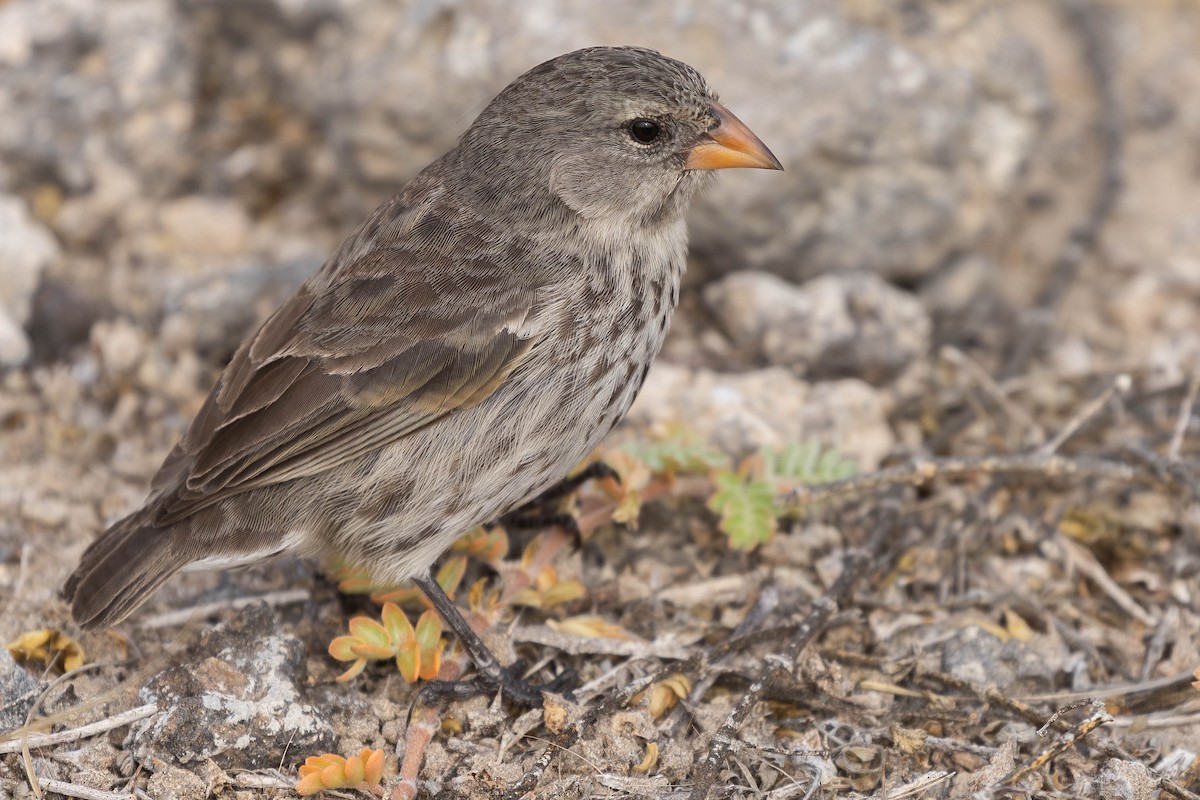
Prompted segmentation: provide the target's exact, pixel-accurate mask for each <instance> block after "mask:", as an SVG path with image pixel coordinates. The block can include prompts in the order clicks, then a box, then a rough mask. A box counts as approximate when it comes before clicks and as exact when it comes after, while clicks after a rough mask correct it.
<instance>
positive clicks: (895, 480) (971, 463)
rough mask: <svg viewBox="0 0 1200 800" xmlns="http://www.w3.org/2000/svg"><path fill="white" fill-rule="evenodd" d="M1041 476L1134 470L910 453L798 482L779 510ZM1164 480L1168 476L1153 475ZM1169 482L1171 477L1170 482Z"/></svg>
mask: <svg viewBox="0 0 1200 800" xmlns="http://www.w3.org/2000/svg"><path fill="white" fill-rule="evenodd" d="M976 472H979V473H984V474H990V475H997V474H1021V473H1028V474H1033V475H1042V476H1045V477H1047V478H1060V477H1098V478H1110V479H1112V480H1118V481H1126V482H1128V481H1131V480H1133V479H1134V478H1135V477H1136V476H1137V474H1138V471H1137V470H1136V469H1134V468H1133V467H1132V466H1130V465H1129V464H1126V463H1124V462H1121V461H1109V460H1105V459H1099V458H1088V457H1079V458H1070V457H1067V456H1061V455H1037V454H1026V453H1018V454H1016V455H1006V456H982V457H979V458H914V459H913V460H911V461H909V462H908V463H907V464H903V465H901V466H898V467H889V468H887V469H881V470H877V471H875V472H869V473H867V474H865V475H859V476H856V477H853V478H846V479H845V480H840V481H831V482H829V483H818V484H814V485H812V486H801V487H799V488H798V489H796V490H794V491H792V492H789V493H788V494H786V495H784V496H783V497H782V498H780V509H781V512H782V513H783V514H796V513H799V512H801V511H804V510H805V509H806V508H807V507H808V506H811V505H812V504H813V503H819V502H822V501H825V500H832V499H836V498H841V497H844V496H846V495H852V494H858V493H860V492H869V491H876V490H879V489H882V488H884V487H887V486H893V485H896V484H905V483H907V484H913V485H915V486H919V485H922V484H925V483H928V482H929V481H931V480H933V479H935V478H958V477H962V476H964V475H969V474H971V473H976ZM1156 477H1160V478H1166V479H1167V480H1170V476H1161V475H1156ZM1171 482H1174V481H1171Z"/></svg>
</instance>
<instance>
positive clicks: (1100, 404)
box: [1034, 373, 1133, 456]
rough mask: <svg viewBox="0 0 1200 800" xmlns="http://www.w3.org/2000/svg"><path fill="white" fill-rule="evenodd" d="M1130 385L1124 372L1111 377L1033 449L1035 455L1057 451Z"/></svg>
mask: <svg viewBox="0 0 1200 800" xmlns="http://www.w3.org/2000/svg"><path fill="white" fill-rule="evenodd" d="M1131 386H1133V379H1132V378H1130V377H1129V376H1128V375H1126V374H1125V373H1121V374H1120V375H1118V376H1117V377H1115V378H1113V381H1112V383H1110V384H1109V385H1108V388H1106V389H1105V390H1104V391H1103V392H1101V393H1100V394H1099V395H1097V396H1096V397H1093V398H1092V399H1091V400H1089V401H1088V402H1087V403H1085V404H1084V405H1083V408H1081V409H1079V410H1078V411H1077V412H1075V413H1074V414H1073V415H1072V416H1071V418H1070V419H1069V420H1067V423H1066V424H1065V425H1063V427H1062V430H1060V431H1059V432H1058V434H1057V435H1056V436H1055V437H1054V438H1053V439H1051V440H1050V441H1048V442H1046V443H1045V444H1044V445H1042V446H1041V447H1039V448H1038V449H1037V450H1035V451H1034V453H1035V455H1040V456H1049V455H1053V454H1054V453H1057V452H1058V448H1060V447H1062V446H1063V445H1064V444H1066V441H1067V440H1068V439H1070V438H1071V437H1072V436H1074V435H1075V434H1076V433H1078V432H1079V429H1080V428H1082V427H1083V426H1084V425H1086V424H1087V423H1088V422H1090V421H1091V420H1092V419H1093V418H1094V417H1096V416H1097V415H1098V414H1099V413H1100V412H1101V411H1102V410H1104V407H1105V406H1106V405H1108V401H1109V400H1112V399H1113V397H1115V396H1116V395H1118V394H1125V393H1126V392H1128V391H1129V389H1130V387H1131Z"/></svg>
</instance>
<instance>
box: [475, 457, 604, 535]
mask: <svg viewBox="0 0 1200 800" xmlns="http://www.w3.org/2000/svg"><path fill="white" fill-rule="evenodd" d="M602 478H612V479H613V480H615V481H617V482H618V483H620V481H621V476H620V475H618V474H617V471H616V470H615V469H613V468H612V467H610V466H609V465H608V464H605V463H604V462H603V461H593V462H592V463H591V464H588V465H587V466H586V467H584V468H583V469H581V470H579V472H577V473H575V474H574V475H572V476H571V477H569V478H566V479H564V480H561V481H559V482H558V483H556V484H554V485H553V486H551V487H550V488H549V489H547V490H546V491H544V492H542V493H541V494H539V495H538V496H537V497H535V498H534V499H532V500H530V501H529V502H528V503H526V504H525V505H523V506H521V507H519V508H514V509H513V510H512V511H509V512H508V513H507V514H505V515H504V516H502V517H500V519H499V520H498V522H499V524H501V525H503V526H504V527H505V528H508V529H509V530H529V529H531V528H549V527H551V526H553V525H558V526H560V527H562V529H563V530H564V531H566V532H567V534H568V535H569V536H570V537H571V541H573V542H574V543H575V545H576V546H578V545H579V543H580V542H581V541H582V540H583V532H582V531H580V530H579V522H578V521H577V520H576V519H575V516H574V515H573V514H568V513H564V512H547V511H546V507H547V506H549V505H550V504H552V503H555V502H557V501H558V500H561V499H562V498H564V497H566V496H567V495H569V494H571V493H572V492H574V491H575V490H577V489H578V488H579V487H580V486H582V485H583V484H585V483H587V482H588V481H590V480H600V479H602ZM493 524H495V523H493Z"/></svg>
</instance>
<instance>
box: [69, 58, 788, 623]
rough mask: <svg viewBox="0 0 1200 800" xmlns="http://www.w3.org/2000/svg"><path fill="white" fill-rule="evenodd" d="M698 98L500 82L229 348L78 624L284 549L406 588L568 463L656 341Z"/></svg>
mask: <svg viewBox="0 0 1200 800" xmlns="http://www.w3.org/2000/svg"><path fill="white" fill-rule="evenodd" d="M715 103H716V97H715V95H714V94H713V93H712V91H711V90H710V89H709V88H708V87H707V85H706V84H705V82H704V80H703V79H702V78H701V77H700V75H699V74H698V73H697V72H696V71H695V70H693V69H692V68H690V67H688V66H687V65H685V64H682V63H680V62H678V61H674V60H671V59H669V58H665V57H663V56H661V55H659V54H657V53H654V52H653V51H649V50H642V49H636V48H592V49H588V50H582V51H577V52H574V53H569V54H567V55H564V56H560V57H559V58H556V59H553V60H551V61H549V62H546V63H545V64H542V65H541V66H538V67H535V68H534V69H533V70H531V71H529V72H528V73H526V74H525V75H523V76H521V77H520V78H518V79H517V80H516V81H514V82H513V83H512V84H510V85H509V86H508V87H507V88H506V89H505V90H504V91H503V92H501V94H500V95H498V96H497V97H496V98H495V100H493V101H492V102H491V104H490V105H488V107H487V108H486V109H485V110H484V111H483V113H482V114H480V116H479V118H478V119H477V120H476V121H475V122H474V123H473V124H472V125H471V127H470V128H469V129H468V130H467V131H466V133H464V134H463V136H462V137H461V139H460V140H459V143H458V145H457V146H456V147H455V148H454V149H453V150H451V151H450V152H448V153H447V154H446V155H444V156H443V157H442V158H440V159H438V160H437V161H436V162H434V163H433V164H432V165H430V166H429V167H428V168H426V169H425V170H424V171H423V172H421V173H420V174H419V175H418V176H417V177H416V178H415V179H414V180H413V181H412V183H411V184H409V185H408V186H407V187H406V188H405V189H404V190H403V191H402V192H400V193H399V194H398V195H396V196H395V197H393V198H392V199H391V200H389V201H388V202H387V203H385V204H384V205H383V206H381V207H380V208H379V209H377V210H376V211H375V212H374V213H373V214H372V215H371V216H370V217H369V218H368V219H367V220H366V221H365V222H364V223H363V224H362V225H361V226H360V227H359V228H358V229H357V230H356V231H355V232H354V233H353V234H352V235H351V236H350V237H349V238H348V239H347V240H346V241H345V243H343V245H342V246H341V247H340V248H339V249H338V251H337V252H336V253H335V254H334V255H333V256H332V257H331V258H330V259H329V261H328V262H326V264H325V265H324V266H323V267H322V268H321V269H320V270H319V271H318V272H317V273H316V274H314V275H313V276H312V277H311V278H310V279H309V280H308V281H306V282H305V284H304V285H303V286H301V287H300V289H299V290H298V291H297V292H296V293H295V294H294V295H293V296H292V297H291V298H290V299H289V300H288V301H287V302H286V303H284V304H283V306H281V307H280V308H279V309H278V310H277V311H276V312H275V313H274V314H273V315H272V316H271V317H270V318H269V319H268V320H267V321H266V322H265V323H264V324H263V326H262V327H261V328H260V329H259V330H258V331H257V332H256V333H254V334H253V335H252V336H251V337H250V338H248V339H247V340H246V341H245V342H244V343H243V344H242V346H241V347H240V348H239V349H238V351H237V353H236V354H235V355H234V357H233V359H232V361H231V362H230V364H229V365H228V367H227V368H226V369H225V371H224V372H223V374H222V375H221V377H220V379H219V380H218V382H217V384H216V386H215V387H214V388H213V390H212V392H211V394H210V395H209V397H208V399H207V401H206V402H205V404H204V406H203V407H202V409H201V410H200V412H199V413H198V414H197V415H196V418H195V419H194V420H193V421H192V422H191V424H190V425H189V427H188V428H187V430H186V432H185V433H184V435H183V437H182V439H181V440H180V442H179V443H178V444H177V445H176V446H175V448H174V449H173V450H172V451H171V453H170V454H169V455H168V456H167V458H166V460H165V461H164V463H163V465H162V467H161V468H160V470H159V472H158V474H157V476H156V477H155V478H154V480H153V484H152V491H151V495H150V497H149V499H148V500H147V502H146V504H145V506H144V507H143V508H142V509H140V510H138V511H136V512H135V513H133V514H131V515H130V516H128V517H126V518H125V519H123V520H121V521H120V522H118V523H116V524H115V525H113V526H112V527H111V528H110V529H109V530H107V531H106V532H105V533H104V534H103V535H102V536H101V537H100V538H99V539H98V540H97V541H96V542H95V543H93V544H92V546H91V547H90V548H89V549H88V550H87V552H86V553H85V554H84V556H83V558H82V561H81V563H80V565H79V567H78V568H77V569H76V571H75V573H74V574H73V575H72V576H71V577H70V579H69V580H68V583H67V585H66V588H65V595H66V596H67V598H68V599H69V600H70V602H71V606H72V613H73V615H74V617H75V619H76V621H77V622H79V624H80V625H82V626H83V627H85V628H96V627H102V626H106V625H110V624H113V623H116V622H119V621H120V620H122V619H124V618H125V617H126V616H127V615H128V614H129V613H131V612H132V611H133V610H134V609H135V608H137V607H138V606H139V605H140V604H141V603H143V602H144V601H145V600H146V598H147V597H148V596H149V594H150V593H151V592H153V591H154V590H155V589H156V588H157V587H159V586H160V585H161V584H162V583H163V581H165V580H166V579H167V578H169V577H170V576H171V575H172V574H174V573H175V572H177V571H178V570H180V569H182V568H185V567H189V566H200V567H224V566H232V565H237V564H245V563H249V562H253V561H257V560H259V559H262V558H264V557H268V556H271V555H275V554H279V553H283V552H292V553H297V554H301V555H309V556H327V555H332V554H336V555H337V556H339V557H340V558H342V559H343V560H345V561H346V562H348V563H351V564H358V565H361V566H364V567H367V568H368V569H370V570H371V571H372V573H373V574H374V576H375V577H376V578H377V579H378V580H380V581H384V582H399V581H401V580H404V579H406V578H408V577H410V576H413V575H416V574H419V573H421V572H423V571H424V570H426V569H427V568H428V567H429V565H430V564H431V563H432V562H433V561H434V559H436V558H437V557H438V556H439V555H440V554H441V553H442V552H443V551H444V550H445V549H446V548H447V547H448V546H449V545H450V544H451V543H452V542H453V541H454V540H455V539H456V538H458V537H459V536H461V535H462V534H464V533H465V532H467V531H468V530H470V529H471V528H473V527H475V526H477V525H479V524H481V523H483V522H486V521H489V520H492V519H495V518H497V517H498V516H500V515H501V514H503V513H504V512H505V511H507V510H509V509H512V508H514V507H517V506H519V505H521V504H522V503H523V502H526V501H528V500H530V499H531V498H533V497H534V496H536V495H537V494H538V493H539V492H541V491H542V490H543V489H545V488H546V487H547V486H549V485H551V484H553V483H554V482H555V481H556V480H558V479H561V478H562V477H563V476H564V475H566V474H567V472H568V471H569V470H570V469H571V468H572V467H573V466H575V465H576V464H577V463H579V462H580V461H581V460H582V459H583V458H585V457H586V456H587V455H588V454H589V453H590V452H591V451H592V450H593V448H595V446H596V445H597V444H598V443H599V442H600V440H601V439H602V438H603V437H604V435H605V434H607V433H608V432H609V430H611V429H612V427H613V426H614V425H615V424H616V423H617V422H618V421H619V420H620V419H621V418H622V417H623V416H624V414H625V412H626V411H627V410H628V409H629V406H630V404H631V403H632V402H633V399H634V396H635V395H636V394H637V392H638V390H639V388H640V387H641V385H642V381H643V380H644V379H645V377H646V372H647V370H648V369H649V366H650V363H651V361H652V360H653V359H654V357H655V355H656V354H657V353H658V350H659V348H660V346H661V345H662V342H663V338H664V336H665V334H666V331H667V326H668V322H669V320H670V316H671V313H672V311H673V309H674V307H675V305H676V302H677V301H678V297H679V284H680V279H681V277H682V274H683V270H684V263H685V256H686V231H685V227H684V215H685V212H686V210H687V207H688V204H689V202H690V200H691V199H692V197H693V195H694V194H695V192H696V190H697V189H698V188H700V186H701V185H702V183H704V178H705V177H706V176H707V175H709V174H710V173H709V172H707V171H704V170H707V169H711V168H713V167H690V166H689V163H690V162H689V160H688V159H689V157H690V154H691V153H692V151H693V149H695V147H696V145H697V144H698V143H699V142H701V141H704V142H706V143H709V144H706V146H711V142H710V139H709V138H707V137H708V134H709V132H710V131H712V130H714V129H715V128H716V127H717V126H719V125H720V124H721V121H722V116H721V114H720V111H723V108H722V107H720V106H719V105H715ZM635 119H644V120H651V121H653V122H654V124H656V125H658V126H659V129H660V134H661V135H660V136H659V138H658V139H657V140H656V141H654V142H651V143H649V144H647V143H643V142H641V141H639V140H637V139H636V138H635V137H633V136H632V135H631V130H632V129H631V127H630V126H631V124H632V123H631V120H635ZM735 121H736V120H735ZM738 124H739V125H740V123H738ZM755 141H757V140H755ZM758 146H759V147H761V143H758ZM763 151H764V152H765V148H763ZM767 155H769V153H768V154H767ZM772 159H773V157H772ZM775 164H776V165H777V162H775ZM734 166H742V165H741V164H736V165H734ZM754 166H760V164H754Z"/></svg>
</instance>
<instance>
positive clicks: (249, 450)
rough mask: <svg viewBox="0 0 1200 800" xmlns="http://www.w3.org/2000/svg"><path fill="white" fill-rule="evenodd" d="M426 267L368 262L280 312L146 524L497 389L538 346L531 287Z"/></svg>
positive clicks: (189, 443)
mask: <svg viewBox="0 0 1200 800" xmlns="http://www.w3.org/2000/svg"><path fill="white" fill-rule="evenodd" d="M429 260H430V259H429V258H428V257H427V258H426V259H424V262H425V263H421V260H418V259H417V258H416V257H415V256H413V255H412V254H408V253H406V252H404V251H401V250H396V249H389V250H375V251H372V252H370V253H368V254H366V255H365V256H363V257H361V258H360V259H359V261H357V262H356V263H355V264H353V265H350V266H349V267H348V268H346V269H344V270H341V271H340V272H339V273H338V276H337V277H336V280H335V281H334V283H333V284H332V285H322V284H319V283H316V281H318V280H320V279H321V278H322V275H321V273H318V276H316V277H314V279H313V281H310V282H309V284H306V285H305V286H303V287H301V288H300V290H299V291H298V292H297V293H296V294H295V295H294V296H293V297H292V298H291V299H290V300H289V301H288V302H286V303H285V304H284V305H283V306H281V307H280V308H279V309H278V310H277V311H276V312H275V313H274V314H273V315H272V316H271V317H270V319H268V320H267V321H266V322H265V323H264V324H263V326H262V328H260V329H259V331H258V333H256V334H255V335H254V336H253V337H251V338H250V339H249V340H247V341H246V342H245V343H244V344H243V345H242V347H241V348H239V350H238V352H237V353H236V354H235V355H234V357H233V359H232V360H231V361H230V363H229V366H228V367H226V369H225V372H224V373H223V374H222V376H221V379H220V380H219V381H218V383H217V385H216V386H215V387H214V389H213V391H212V393H211V394H210V395H209V397H208V399H207V400H206V402H205V403H204V405H203V407H202V408H201V410H200V412H199V413H198V414H197V415H196V418H195V419H194V420H193V421H192V424H191V425H190V426H189V427H188V430H187V431H186V432H185V434H184V436H183V437H182V439H181V440H180V443H179V444H178V445H176V447H175V449H174V450H173V451H172V452H171V454H170V455H169V456H168V457H167V459H166V461H165V462H164V463H163V466H162V468H161V469H160V470H159V474H158V475H157V476H156V478H155V481H154V484H153V485H154V488H155V490H156V492H158V496H157V498H156V502H155V504H154V505H155V515H154V519H153V522H154V524H156V525H159V526H164V525H169V524H171V523H173V522H177V521H179V520H181V519H183V518H185V517H187V516H189V515H191V514H193V513H195V512H196V511H198V510H199V509H201V508H204V507H207V506H209V505H211V504H213V503H216V502H218V501H220V500H221V499H223V498H226V497H229V496H230V495H233V494H237V493H240V492H243V491H246V490H249V489H253V488H256V487H261V486H267V485H271V484H275V483H280V482H283V481H288V480H293V479H295V478H299V477H303V476H307V475H315V474H318V473H321V472H324V471H326V470H329V469H332V468H333V467H335V466H337V465H339V464H343V463H345V462H347V461H350V460H352V459H355V458H358V457H360V456H362V455H364V454H366V453H368V452H370V451H372V450H375V449H378V448H380V447H384V446H385V445H387V444H389V443H391V442H395V441H397V440H398V439H401V438H402V437H404V436H407V435H409V434H411V433H412V432H413V431H415V430H418V429H420V428H422V427H424V426H426V425H428V424H430V423H432V422H434V421H435V420H437V419H440V418H441V417H444V416H445V415H447V414H451V413H453V412H454V411H456V410H458V409H461V408H464V407H467V406H470V405H474V404H476V403H479V402H481V401H483V400H484V399H485V398H487V397H489V396H490V395H491V394H492V393H493V392H495V391H496V390H497V389H498V388H499V387H501V386H502V385H503V384H504V382H505V381H506V380H508V378H509V376H511V375H512V373H513V372H514V370H516V369H517V368H518V367H520V365H521V364H522V363H524V361H525V360H526V359H527V358H528V356H529V354H530V352H531V351H532V350H533V349H534V348H535V347H536V345H537V342H538V337H536V336H534V335H532V334H531V333H529V332H528V329H529V326H528V325H527V323H528V321H529V319H530V318H531V316H533V315H534V313H535V311H536V307H537V303H538V290H537V287H535V286H525V287H513V286H511V283H512V282H511V281H510V282H509V284H508V285H507V288H503V287H502V285H501V282H499V281H497V280H496V274H495V273H496V272H497V270H496V268H495V267H492V268H491V269H490V270H489V269H488V268H487V264H486V263H484V262H481V261H479V260H477V259H476V260H472V261H470V262H468V263H466V264H459V265H455V264H453V263H450V262H449V261H448V259H444V258H443V259H437V258H436V257H435V258H433V259H432V260H433V261H434V262H435V263H432V264H431V263H428V262H429ZM324 278H325V279H327V280H328V279H329V278H328V276H324Z"/></svg>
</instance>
